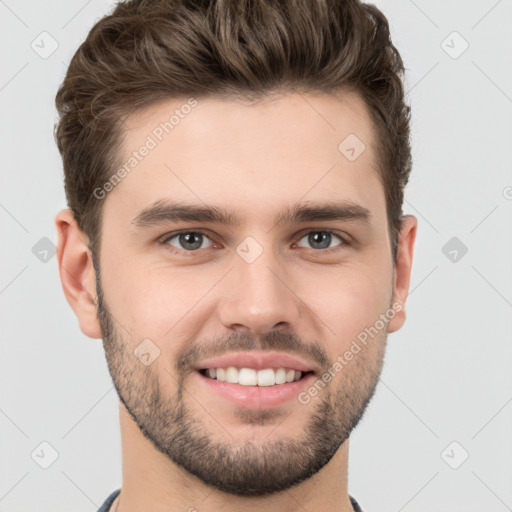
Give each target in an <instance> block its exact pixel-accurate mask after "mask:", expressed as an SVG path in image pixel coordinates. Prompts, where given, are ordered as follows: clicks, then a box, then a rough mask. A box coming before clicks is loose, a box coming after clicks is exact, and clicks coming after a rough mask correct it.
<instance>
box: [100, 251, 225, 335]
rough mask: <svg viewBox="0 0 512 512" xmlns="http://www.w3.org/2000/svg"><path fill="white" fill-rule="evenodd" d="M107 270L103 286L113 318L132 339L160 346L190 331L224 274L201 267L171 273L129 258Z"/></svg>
mask: <svg viewBox="0 0 512 512" xmlns="http://www.w3.org/2000/svg"><path fill="white" fill-rule="evenodd" d="M105 268H108V269H109V271H108V273H107V272H106V271H105V272H104V273H103V275H102V283H103V287H104V293H105V300H106V302H107V304H108V306H109V307H110V308H111V312H112V314H113V315H114V316H115V317H116V318H117V319H118V320H119V322H121V324H122V325H123V326H124V327H125V328H126V330H128V331H129V333H130V335H132V337H134V338H137V339H139V338H140V339H144V338H149V339H153V340H154V341H155V342H156V343H158V341H159V340H160V341H161V340H163V339H164V338H169V337H170V338H173V337H176V336H177V334H178V333H179V332H181V331H182V330H183V328H184V327H185V326H188V329H189V330H190V322H191V319H193V318H194V315H195V316H197V314H198V312H199V311H200V308H198V305H199V303H200V301H201V299H202V298H203V297H204V295H205V294H206V293H207V292H208V290H209V289H211V288H212V287H213V286H214V285H215V283H216V282H217V281H218V280H219V277H220V276H221V274H222V273H221V274H219V275H217V273H216V272H212V271H211V270H210V271H206V270H205V271H203V270H200V269H199V267H195V268H194V267H191V268H189V269H185V268H180V269H169V268H165V267H162V266H161V265H155V264H152V263H145V264H144V263H141V262H140V261H138V262H136V261H135V259H134V260H132V261H130V259H129V258H127V259H125V260H124V261H119V262H118V263H117V264H113V261H112V262H111V264H110V265H108V264H106V265H105ZM190 334H191V332H189V335H190Z"/></svg>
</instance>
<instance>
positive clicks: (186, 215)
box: [131, 200, 372, 228]
mask: <svg viewBox="0 0 512 512" xmlns="http://www.w3.org/2000/svg"><path fill="white" fill-rule="evenodd" d="M177 221H182V222H210V223H217V224H226V225H228V226H238V225H240V224H241V223H242V222H241V218H240V217H239V216H238V215H237V214H236V213H234V212H229V211H227V210H225V209H223V208H219V207H217V206H209V205H205V204H191V203H182V202H172V201H168V200H159V201H156V202H155V203H153V204H152V205H151V206H149V207H147V208H144V209H143V210H142V211H141V212H139V213H138V214H137V215H136V216H135V217H134V218H133V219H132V221H131V223H132V224H133V225H134V226H135V227H138V228H148V227H151V226H155V225H159V224H163V223H165V222H177ZM312 221H359V222H363V223H364V224H368V225H370V224H371V223H372V215H371V212H370V210H368V208H365V207H364V206H362V205H359V204H356V203H352V202H347V201H342V202H326V203H313V202H308V203H298V204H296V205H294V206H292V207H287V208H285V209H284V210H283V211H281V212H280V213H279V214H278V215H277V216H276V218H275V224H276V225H277V224H286V223H289V224H294V223H295V224H296V223H301V222H312Z"/></svg>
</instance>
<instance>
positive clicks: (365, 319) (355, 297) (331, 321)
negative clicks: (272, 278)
mask: <svg viewBox="0 0 512 512" xmlns="http://www.w3.org/2000/svg"><path fill="white" fill-rule="evenodd" d="M390 283H391V278H390V276H388V274H386V273H384V272H382V271H381V270H380V269H379V270H377V269H375V268H371V269H370V268H368V267H365V266H361V265H358V266H355V265H354V266H350V265H347V266H344V267H340V268H339V269H337V270H335V271H334V272H333V269H330V272H328V273H326V272H324V273H323V274H322V273H320V274H319V273H316V274H315V279H314V286H309V287H308V288H306V287H305V288H304V289H309V290H310V292H308V293H307V294H306V295H305V296H304V297H303V300H304V302H306V304H307V305H308V306H309V307H310V308H311V309H312V310H313V311H314V313H315V314H316V315H317V316H318V318H320V320H321V322H322V325H323V328H322V329H323V333H324V336H326V337H327V338H329V339H333V340H334V341H333V343H334V344H336V346H339V344H340V343H342V344H343V345H345V344H349V343H350V341H351V340H352V339H354V338H356V337H357V335H358V334H359V333H360V332H361V331H363V330H364V329H365V328H366V327H369V326H371V325H374V323H375V321H376V320H377V319H378V318H379V315H380V314H381V313H383V312H385V310H386V309H387V308H388V307H389V298H390V295H391V284H390Z"/></svg>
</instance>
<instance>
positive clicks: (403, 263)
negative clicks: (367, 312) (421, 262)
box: [388, 215, 418, 333]
mask: <svg viewBox="0 0 512 512" xmlns="http://www.w3.org/2000/svg"><path fill="white" fill-rule="evenodd" d="M417 227H418V220H417V219H416V217H414V216H413V215H405V216H404V218H403V222H402V229H401V230H400V236H399V239H398V250H397V258H396V264H395V269H394V273H393V301H392V308H393V309H394V310H395V311H397V313H396V315H395V316H394V317H393V318H392V319H391V320H390V322H389V324H388V332H390V333H391V332H395V331H398V329H400V328H401V327H402V326H403V325H404V323H405V316H406V315H405V301H406V299H407V295H408V293H409V285H410V282H411V269H412V258H413V254H414V242H415V241H416V230H417Z"/></svg>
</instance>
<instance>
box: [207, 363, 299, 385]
mask: <svg viewBox="0 0 512 512" xmlns="http://www.w3.org/2000/svg"><path fill="white" fill-rule="evenodd" d="M206 375H208V376H209V377H210V378H212V379H217V380H219V381H221V382H230V383H233V384H241V385H242V386H274V385H276V384H277V385H278V384H285V383H289V382H294V381H297V380H299V379H300V378H301V377H302V372H301V371H299V370H290V369H286V368H276V369H274V368H265V369H264V370H255V369H254V368H240V369H237V368H235V367H234V366H229V367H228V368H208V370H207V371H206Z"/></svg>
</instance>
